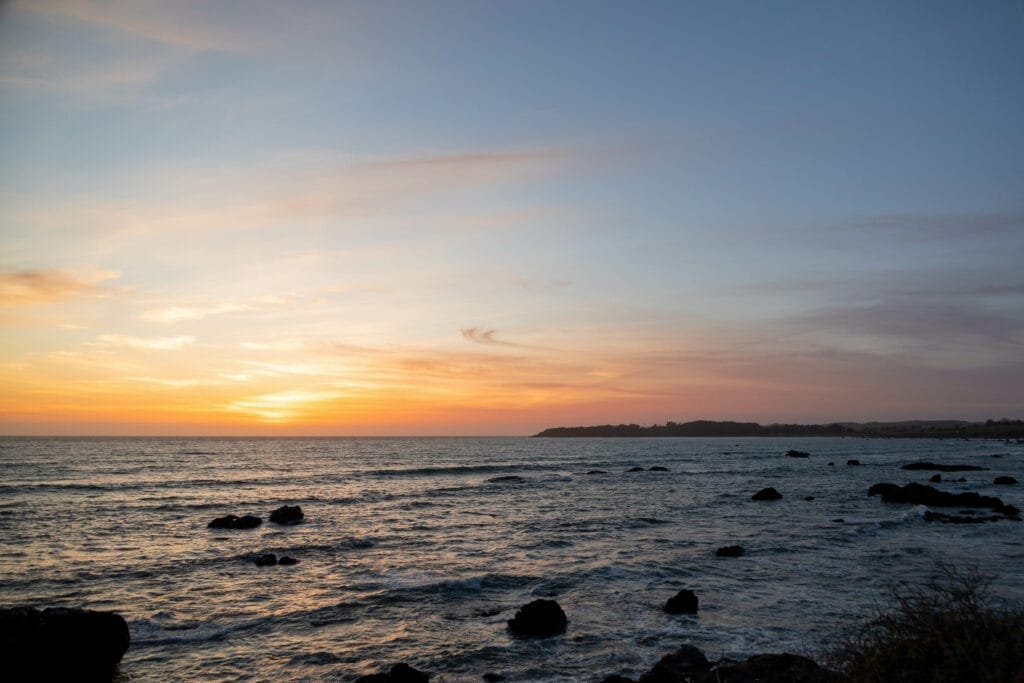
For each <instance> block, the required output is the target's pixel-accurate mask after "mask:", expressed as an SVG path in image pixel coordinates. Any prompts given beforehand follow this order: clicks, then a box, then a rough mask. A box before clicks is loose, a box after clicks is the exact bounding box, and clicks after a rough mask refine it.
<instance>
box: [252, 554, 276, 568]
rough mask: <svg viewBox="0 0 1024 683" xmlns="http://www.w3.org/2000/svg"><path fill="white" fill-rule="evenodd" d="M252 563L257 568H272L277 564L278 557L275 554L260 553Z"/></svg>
mask: <svg viewBox="0 0 1024 683" xmlns="http://www.w3.org/2000/svg"><path fill="white" fill-rule="evenodd" d="M252 563H253V564H255V565H256V566H257V567H272V566H274V565H275V564H277V555H275V554H274V553H258V554H256V555H253V558H252Z"/></svg>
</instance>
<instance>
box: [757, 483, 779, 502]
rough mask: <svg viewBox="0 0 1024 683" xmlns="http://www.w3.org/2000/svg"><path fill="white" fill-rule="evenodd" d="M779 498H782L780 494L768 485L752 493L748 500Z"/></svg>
mask: <svg viewBox="0 0 1024 683" xmlns="http://www.w3.org/2000/svg"><path fill="white" fill-rule="evenodd" d="M780 498H782V494H781V493H779V492H778V491H776V490H775V489H774V488H772V487H771V486H769V487H768V488H766V489H761V490H760V491H758V492H757V493H755V494H754V495H752V496H751V497H750V500H779V499H780Z"/></svg>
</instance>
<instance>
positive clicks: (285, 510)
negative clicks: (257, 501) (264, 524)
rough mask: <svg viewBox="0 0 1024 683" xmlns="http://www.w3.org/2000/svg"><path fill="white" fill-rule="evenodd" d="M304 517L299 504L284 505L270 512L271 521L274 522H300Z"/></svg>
mask: <svg viewBox="0 0 1024 683" xmlns="http://www.w3.org/2000/svg"><path fill="white" fill-rule="evenodd" d="M304 517H305V515H304V514H302V508H301V507H299V506H298V505H282V506H281V507H279V508H277V509H276V510H274V511H273V512H271V513H270V521H271V522H273V523H274V524H288V525H291V524H298V523H299V522H301V521H302V519H303V518H304Z"/></svg>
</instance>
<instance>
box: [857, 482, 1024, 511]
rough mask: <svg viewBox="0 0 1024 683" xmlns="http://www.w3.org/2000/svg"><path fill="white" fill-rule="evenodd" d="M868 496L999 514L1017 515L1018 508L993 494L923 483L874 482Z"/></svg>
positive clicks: (890, 501) (887, 500) (886, 500)
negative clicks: (980, 509)
mask: <svg viewBox="0 0 1024 683" xmlns="http://www.w3.org/2000/svg"><path fill="white" fill-rule="evenodd" d="M868 495H869V496H875V495H881V496H882V502H883V503H911V504H913V505H928V506H934V507H956V508H989V509H991V510H992V511H993V512H998V513H999V514H1001V515H1008V516H1014V515H1019V514H1020V510H1018V509H1017V508H1015V507H1014V506H1012V505H1006V504H1005V503H1003V501H1001V500H999V499H998V498H996V497H994V496H982V495H979V494H977V493H974V492H968V493H947V492H946V491H939V490H938V489H935V488H932V487H931V486H925V485H924V484H906V485H904V486H898V485H896V484H886V483H883V484H875V485H874V486H872V487H871V488H869V489H868Z"/></svg>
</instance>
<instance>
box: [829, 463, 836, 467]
mask: <svg viewBox="0 0 1024 683" xmlns="http://www.w3.org/2000/svg"><path fill="white" fill-rule="evenodd" d="M828 466H829V467H835V466H836V464H835V463H834V462H829V464H828Z"/></svg>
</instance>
